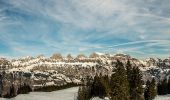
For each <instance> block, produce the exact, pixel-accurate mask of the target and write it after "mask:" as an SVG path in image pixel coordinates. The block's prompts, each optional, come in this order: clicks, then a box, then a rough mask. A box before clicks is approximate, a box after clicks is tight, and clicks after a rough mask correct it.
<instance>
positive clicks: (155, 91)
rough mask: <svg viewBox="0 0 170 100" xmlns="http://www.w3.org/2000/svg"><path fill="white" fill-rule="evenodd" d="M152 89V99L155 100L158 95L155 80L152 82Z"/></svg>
mask: <svg viewBox="0 0 170 100" xmlns="http://www.w3.org/2000/svg"><path fill="white" fill-rule="evenodd" d="M150 88H151V99H152V100H153V99H154V98H155V97H156V95H157V88H156V81H155V79H154V78H153V79H152V81H151V85H150Z"/></svg>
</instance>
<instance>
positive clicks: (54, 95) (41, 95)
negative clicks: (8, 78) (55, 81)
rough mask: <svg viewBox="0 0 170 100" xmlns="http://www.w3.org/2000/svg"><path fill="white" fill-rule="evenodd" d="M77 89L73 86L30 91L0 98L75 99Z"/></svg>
mask: <svg viewBox="0 0 170 100" xmlns="http://www.w3.org/2000/svg"><path fill="white" fill-rule="evenodd" d="M77 91H78V87H73V88H68V89H63V90H58V91H53V92H31V93H29V94H20V95H18V96H16V97H14V98H11V99H6V98H0V100H75V98H76V94H77Z"/></svg>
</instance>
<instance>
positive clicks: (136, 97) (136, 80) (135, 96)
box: [130, 67, 144, 100]
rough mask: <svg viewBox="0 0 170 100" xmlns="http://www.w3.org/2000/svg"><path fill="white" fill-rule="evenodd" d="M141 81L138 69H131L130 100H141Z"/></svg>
mask: <svg viewBox="0 0 170 100" xmlns="http://www.w3.org/2000/svg"><path fill="white" fill-rule="evenodd" d="M142 85H143V81H142V73H141V71H140V70H139V68H138V67H133V69H132V76H131V86H130V87H131V99H132V100H143V99H144V96H143V92H144V91H143V87H142Z"/></svg>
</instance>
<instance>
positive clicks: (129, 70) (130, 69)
mask: <svg viewBox="0 0 170 100" xmlns="http://www.w3.org/2000/svg"><path fill="white" fill-rule="evenodd" d="M126 73H127V79H128V82H129V93H130V98H131V99H132V89H133V80H132V76H133V75H132V74H133V73H132V65H131V63H130V61H129V60H128V61H127V64H126Z"/></svg>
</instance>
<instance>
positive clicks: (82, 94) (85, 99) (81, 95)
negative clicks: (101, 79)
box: [77, 86, 91, 100]
mask: <svg viewBox="0 0 170 100" xmlns="http://www.w3.org/2000/svg"><path fill="white" fill-rule="evenodd" d="M90 92H91V90H90V89H89V87H88V86H81V87H79V90H78V94H77V100H89V99H90V98H91V96H90V94H91V93H90Z"/></svg>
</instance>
